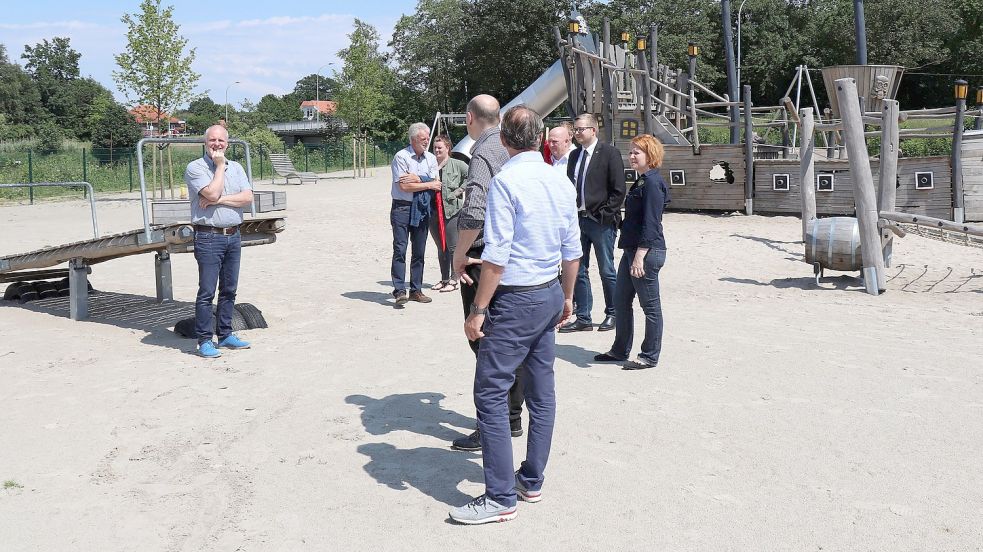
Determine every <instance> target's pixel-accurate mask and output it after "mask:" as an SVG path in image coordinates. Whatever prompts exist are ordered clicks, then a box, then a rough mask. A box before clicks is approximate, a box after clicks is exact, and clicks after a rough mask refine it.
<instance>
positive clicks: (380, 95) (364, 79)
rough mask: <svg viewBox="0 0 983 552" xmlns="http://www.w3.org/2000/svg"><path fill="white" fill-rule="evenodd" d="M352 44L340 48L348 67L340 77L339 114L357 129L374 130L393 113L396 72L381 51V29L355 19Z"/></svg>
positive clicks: (375, 132) (345, 67)
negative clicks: (391, 107) (393, 77)
mask: <svg viewBox="0 0 983 552" xmlns="http://www.w3.org/2000/svg"><path fill="white" fill-rule="evenodd" d="M348 38H349V39H351V44H349V46H348V47H347V48H345V49H343V50H341V51H339V52H338V57H340V58H341V59H342V60H343V61H344V64H345V66H344V69H343V70H342V72H341V75H340V78H339V79H338V85H339V91H338V94H337V98H338V115H339V116H340V117H341V118H342V119H343V120H344V121H345V122H347V123H348V126H349V128H351V129H352V130H353V131H355V132H356V133H359V134H361V133H364V132H365V131H367V130H373V133H374V134H378V132H379V129H377V128H374V127H375V126H376V125H379V124H381V123H383V122H384V121H385V120H386V119H387V117H389V109H390V106H391V104H392V95H391V89H392V85H393V82H392V81H393V79H392V73H391V71H390V69H389V67H388V66H387V65H386V63H385V59H384V58H383V57H382V54H380V53H379V31H377V30H376V29H375V27H373V26H372V25H369V24H368V23H366V22H364V21H362V20H360V19H355V28H354V30H353V31H352V33H351V34H349V35H348Z"/></svg>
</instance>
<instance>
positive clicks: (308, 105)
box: [300, 100, 338, 121]
mask: <svg viewBox="0 0 983 552" xmlns="http://www.w3.org/2000/svg"><path fill="white" fill-rule="evenodd" d="M337 109H338V104H336V103H335V102H332V101H330V100H320V101H316V100H306V101H304V102H301V104H300V110H301V111H303V112H304V119H305V120H307V121H313V120H314V119H317V118H319V117H318V116H317V114H318V112H320V113H321V115H334V113H335V111H336V110H337Z"/></svg>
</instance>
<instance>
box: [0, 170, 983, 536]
mask: <svg viewBox="0 0 983 552" xmlns="http://www.w3.org/2000/svg"><path fill="white" fill-rule="evenodd" d="M336 176H338V177H337V178H334V179H330V180H324V181H322V182H321V183H320V184H318V185H305V186H291V187H284V186H279V187H276V189H278V190H287V192H288V206H289V210H288V211H287V212H286V214H287V216H288V220H287V229H286V231H285V232H283V233H282V234H280V237H279V240H278V241H277V243H275V244H272V245H264V246H259V247H252V248H247V249H244V250H243V262H242V271H241V275H240V279H239V301H241V302H249V303H253V304H254V305H256V306H257V307H259V308H260V309H261V310H262V311H263V313H264V315H265V316H266V318H267V320H268V321H269V324H270V328H269V329H265V330H252V331H247V332H243V337H245V338H246V339H248V340H250V341H252V342H253V349H251V350H249V351H238V352H227V353H226V354H225V355H224V356H223V357H222V358H221V359H218V360H205V359H201V358H198V357H197V356H194V355H193V354H192V352H193V343H192V342H191V341H189V340H185V339H182V338H180V337H178V336H176V335H175V334H174V333H173V332H172V331H171V329H170V328H171V327H172V326H173V323H174V322H175V321H176V320H179V319H181V318H184V317H187V316H191V315H192V313H193V301H194V294H195V289H196V285H197V271H196V265H195V262H194V259H193V257H192V256H190V255H177V256H175V257H174V262H173V267H174V293H175V299H176V300H177V301H176V302H175V303H173V304H169V305H163V306H158V305H155V304H154V299H153V298H154V262H153V256H152V255H137V256H132V257H127V258H123V259H119V260H115V261H110V262H107V263H103V264H98V265H95V266H94V267H93V273H92V275H91V277H90V281H91V282H92V284H93V285H94V286H95V288H96V289H98V290H100V291H101V292H102V293H101V294H99V295H94V296H93V297H92V311H93V315H94V316H93V318H92V319H91V320H89V321H86V322H73V321H71V320H69V319H68V317H67V314H68V303H67V300H65V299H57V300H54V299H52V300H46V301H41V302H39V303H36V304H31V305H20V304H11V303H5V302H0V480H2V481H10V482H12V483H14V485H9V484H8V486H7V487H8V488H2V489H0V550H3V551H4V552H15V551H28V550H30V551H46V552H48V551H75V550H78V551H117V550H118V551H130V550H132V551H141V552H145V551H158V550H159V551H198V550H202V551H236V550H243V551H297V550H484V549H489V548H490V543H492V542H494V543H495V544H498V545H500V546H501V547H503V549H505V550H524V549H530V548H532V549H541V550H710V551H721V550H796V551H802V550H892V551H896V550H911V551H923V550H958V551H962V550H979V549H980V547H981V544H980V543H981V542H983V523H981V520H983V467H981V462H980V451H981V450H983V250H981V249H974V248H969V247H960V246H957V245H950V244H946V243H941V242H937V241H931V240H927V239H925V238H921V237H914V236H910V237H907V238H905V239H903V240H900V241H899V243H898V244H897V245H896V247H895V260H896V263H897V264H896V266H895V267H894V268H892V269H889V271H888V275H889V277H890V278H891V280H890V282H889V284H888V287H889V291H888V293H886V294H885V295H883V296H881V297H871V296H868V295H866V294H864V293H863V292H862V290H861V288H860V287H859V284H858V281H857V280H856V279H855V278H854V275H852V274H851V275H845V274H837V273H832V274H830V275H829V277H828V278H827V279H826V280H825V281H824V282H823V283H822V285H821V286H820V287H816V286H815V285H814V283H813V279H812V269H811V267H810V266H808V265H806V264H805V263H804V262H802V257H803V246H802V245H801V244H800V243H798V242H797V239H798V233H799V228H800V224H799V221H798V219H796V218H792V217H761V216H751V217H748V216H742V215H736V214H734V215H705V214H690V213H670V214H668V215H667V216H666V220H665V228H666V234H667V242H668V245H669V254H668V261H667V263H666V266H665V269H664V270H663V272H662V297H663V308H664V312H665V319H666V334H665V342H664V348H663V353H662V361H661V364H660V366H659V367H658V368H657V369H655V370H646V371H640V372H623V371H621V370H620V369H619V368H618V367H617V366H613V365H603V364H594V363H592V357H593V355H594V354H595V353H597V352H601V351H605V350H607V348H608V346H609V345H610V343H611V341H612V339H613V337H614V336H613V333H599V332H590V333H586V332H583V333H577V334H562V335H559V336H558V338H557V342H558V357H559V358H558V359H557V362H556V372H557V387H558V389H557V393H558V401H559V406H558V416H557V426H556V432H555V439H554V442H553V454H552V457H551V459H550V464H549V467H548V471H547V481H546V485H545V487H544V489H543V492H544V496H545V499H544V500H543V501H542V502H540V503H538V504H524V503H520V504H519V516H518V518H517V519H516V520H515V521H513V522H511V523H505V524H497V525H495V526H484V527H477V528H476V527H462V526H457V525H453V524H451V523H449V522H448V521H447V511H448V509H449V508H450V507H451V506H457V505H460V504H462V503H464V502H466V501H467V500H468V499H469V498H470V497H471V496H472V495H476V494H480V493H481V492H482V491H483V485H482V472H481V457H480V455H477V454H468V453H461V452H454V451H452V450H450V448H449V446H448V444H449V441H450V440H452V439H453V438H455V437H458V436H461V435H464V434H466V433H469V432H470V431H471V428H472V427H473V424H474V406H473V401H472V396H471V386H472V378H473V369H474V357H473V356H472V354H471V352H470V349H468V347H467V345H466V342H465V340H464V337H463V329H462V322H463V320H462V318H463V317H462V313H461V306H460V298H459V295H457V294H440V293H432V295H433V297H434V302H433V303H431V304H429V305H420V304H415V303H411V304H410V305H409V306H408V307H407V308H405V309H403V310H395V309H393V308H392V306H391V303H390V301H391V298H390V296H389V291H390V283H389V282H388V280H389V259H390V256H391V233H390V227H389V218H388V211H389V184H388V171H387V170H385V169H381V170H378V171H377V173H376V176H375V177H373V178H365V179H360V180H354V179H351V178H342V177H341V176H340V175H336ZM258 188H259V189H273V188H274V187H272V186H269V185H262V184H260V185H258ZM87 209H88V208H87V204H86V203H85V202H83V201H81V200H71V201H61V202H50V203H44V204H39V205H34V206H27V205H3V206H0V229H2V231H0V254H4V255H6V254H13V253H21V252H26V251H29V250H32V249H36V248H39V247H43V246H45V245H54V244H59V243H67V242H71V241H75V240H78V239H85V238H86V237H87V235H88V234H89V233H90V232H91V227H90V226H89V222H88V211H87ZM98 212H99V217H100V219H99V222H100V226H101V231H102V232H103V233H104V234H105V233H112V232H121V231H126V230H132V229H135V228H139V227H141V226H142V219H141V213H140V208H139V201H138V200H137V199H136V198H135V196H133V195H132V194H126V195H118V196H104V197H100V198H99V202H98ZM427 263H428V264H427V270H426V276H425V281H426V282H427V283H428V284H430V283H434V282H435V281H436V280H437V279H438V272H437V267H436V255H435V253H434V250H433V246H432V244H431V247H430V249H429V250H428V261H427ZM902 265H903V266H902ZM594 284H595V296H596V297H598V298H600V287H599V284H598V281H597V278H596V275H595V277H594ZM601 303H602V301H600V299H598V300H597V301H596V308H595V317H598V316H599V315H600V306H599V305H600V304H601ZM595 321H597V320H595ZM636 324H637V325H638V332H637V333H636V335H637V336H640V335H641V333H640V332H641V321H640V317H636ZM636 348H637V343H636ZM636 351H637V349H636ZM513 444H514V445H515V451H514V452H515V455H516V458H517V459H518V458H521V456H522V454H523V451H524V446H525V441H524V439H523V438H520V439H515V440H513Z"/></svg>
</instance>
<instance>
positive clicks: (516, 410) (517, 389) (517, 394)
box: [461, 249, 525, 427]
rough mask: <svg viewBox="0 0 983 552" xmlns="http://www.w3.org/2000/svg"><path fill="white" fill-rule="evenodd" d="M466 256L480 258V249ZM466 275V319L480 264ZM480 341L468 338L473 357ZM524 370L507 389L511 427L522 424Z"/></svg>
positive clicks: (462, 290)
mask: <svg viewBox="0 0 983 552" xmlns="http://www.w3.org/2000/svg"><path fill="white" fill-rule="evenodd" d="M468 256H469V257H472V258H475V259H480V258H481V249H471V250H470V251H468ZM465 272H467V273H468V276H470V277H471V279H472V280H474V285H470V286H469V285H467V284H465V283H464V282H461V302H462V303H464V318H465V319H466V318H467V317H468V315H470V314H471V303H474V296H475V294H476V293H477V292H478V279H479V278H481V265H480V264H475V265H468V267H467V268H466V269H465ZM480 344H481V342H480V341H471V340H470V339H469V340H468V346H470V347H471V350H472V351H473V352H474V356H475V358H477V357H478V349H479V347H480ZM524 373H525V370H523V369H522V368H521V367H520V368H519V370H516V372H515V384H513V385H512V387H511V388H510V389H509V423H510V424H511V425H512V426H513V427H520V426H522V402H523V401H522V380H523V375H524Z"/></svg>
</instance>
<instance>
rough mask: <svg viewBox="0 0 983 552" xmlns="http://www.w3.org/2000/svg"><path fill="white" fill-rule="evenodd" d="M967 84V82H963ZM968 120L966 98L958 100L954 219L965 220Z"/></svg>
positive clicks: (954, 140)
mask: <svg viewBox="0 0 983 552" xmlns="http://www.w3.org/2000/svg"><path fill="white" fill-rule="evenodd" d="M963 84H964V85H965V84H966V83H965V82H963ZM967 88H968V87H967ZM965 120H966V98H965V97H962V98H959V99H957V100H956V122H955V123H954V124H953V126H952V160H951V165H952V220H954V221H956V222H965V220H966V218H965V208H964V203H963V202H964V200H965V198H964V197H963V156H962V145H963V122H964V121H965Z"/></svg>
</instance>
